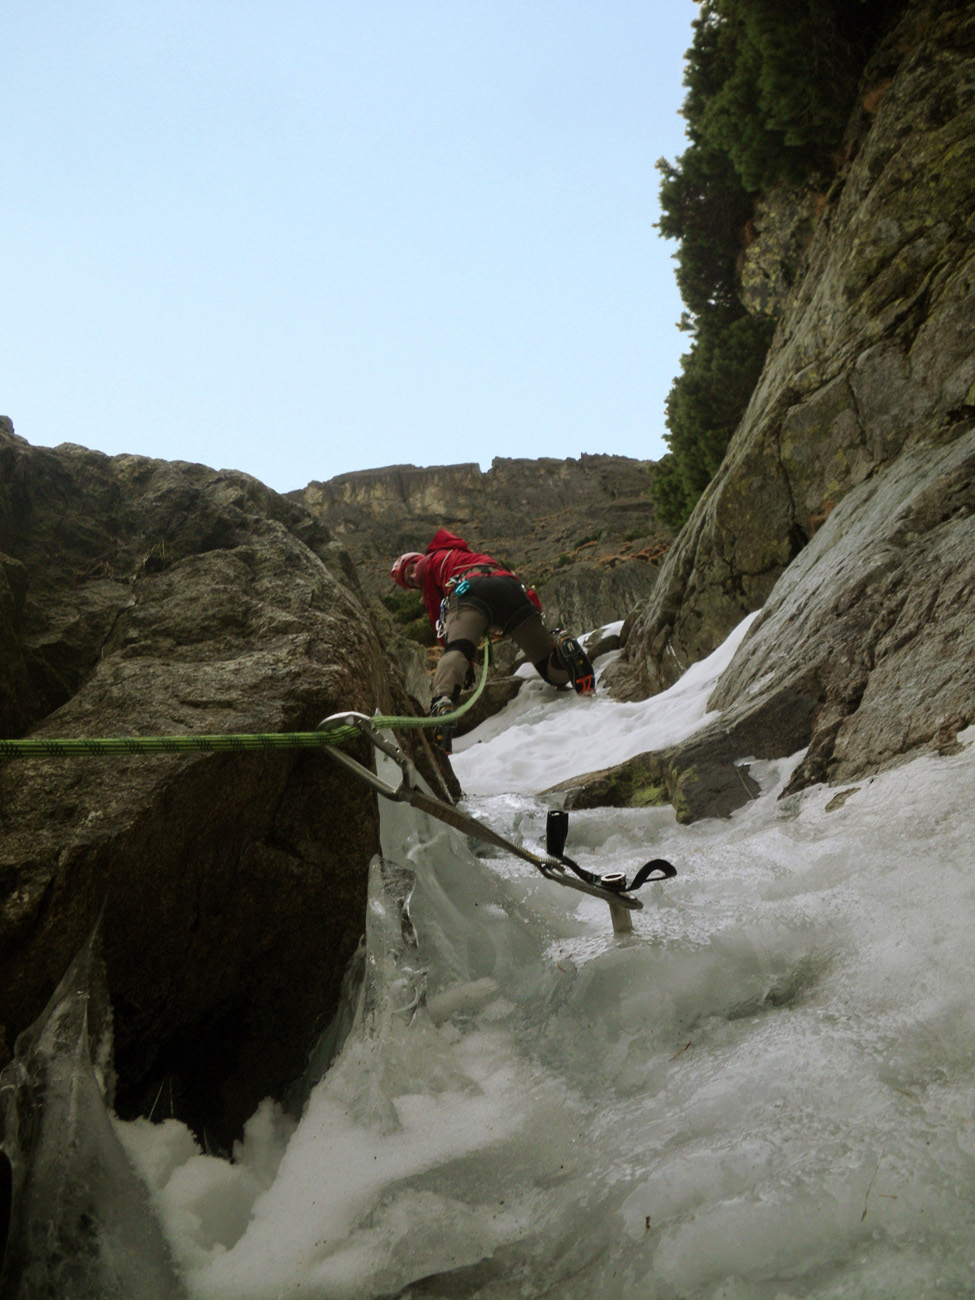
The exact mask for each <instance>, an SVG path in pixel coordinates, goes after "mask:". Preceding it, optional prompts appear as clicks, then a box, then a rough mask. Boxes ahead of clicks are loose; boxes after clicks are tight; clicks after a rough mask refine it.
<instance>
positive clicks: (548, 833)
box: [545, 808, 677, 893]
mask: <svg viewBox="0 0 975 1300" xmlns="http://www.w3.org/2000/svg"><path fill="white" fill-rule="evenodd" d="M568 829H569V814H568V813H567V812H563V811H562V810H561V809H559V808H552V809H550V810H549V813H548V817H547V818H546V823H545V847H546V850H547V852H548V854H549V857H552V858H557V859H558V861H559V862H561V863H562V864H563V865H564V866H566V867H568V868H569V869H570V870H572V871H574V872H575V873H576V875H577V876H578V877H579V879H580V880H584V881H585V882H586V884H588V885H601V886H602V888H603V889H612V890H616V891H617V892H619V893H623V892H628V891H630V890H631V889H639V888H640V887H641V885H645V884H647V882H648V881H654V880H671V879H672V878H673V877H674V876H676V875H677V868H676V867H675V866H674V865H673V863H671V862H668V861H667V859H666V858H654V859H653V860H652V861H651V862H646V863H644V865H643V866H642V867H641V868H640V870H639V871H638V872H637V873H636V875H635V876H634V877H633V879H632V880H631V881H630V883H629V884H627V883H626V877H625V876H624V875H623V874H622V873H619V874H613V875H610V876H597V875H596V874H595V873H594V872H592V871H586V870H585V868H583V867H580V866H579V864H578V862H573V861H572V859H571V858H567V857H566V856H565V854H564V853H563V852H562V850H563V848H564V847H565V838H566V835H567V833H568Z"/></svg>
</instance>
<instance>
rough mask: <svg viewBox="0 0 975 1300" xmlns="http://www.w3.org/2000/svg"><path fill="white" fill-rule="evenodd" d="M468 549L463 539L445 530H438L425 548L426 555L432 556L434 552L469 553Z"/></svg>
mask: <svg viewBox="0 0 975 1300" xmlns="http://www.w3.org/2000/svg"><path fill="white" fill-rule="evenodd" d="M470 549H471V548H470V547H469V546H468V545H467V543H466V542H465V541H464V539H463V537H458V536H457V534H456V533H452V532H450V530H449V529H447V528H438V529H437V531H436V533H434V535H433V541H432V542H431V543H430V545H429V546H428V547H427V555H432V553H433V552H434V551H469V550H470Z"/></svg>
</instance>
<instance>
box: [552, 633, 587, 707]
mask: <svg viewBox="0 0 975 1300" xmlns="http://www.w3.org/2000/svg"><path fill="white" fill-rule="evenodd" d="M552 640H553V641H554V642H555V654H556V657H557V658H558V660H559V662H560V663H561V664H562V667H563V668H564V669H565V670H566V672H567V673H568V674H569V677H570V678H571V679H572V689H573V690H574V691H575V693H576V694H577V695H588V694H589V693H590V692H591V691H594V690H595V689H596V670H595V669H594V668H593V666H592V664H591V663H590V661H589V656H588V655H587V654H586V652H585V650H583V648H582V646H581V645H580V644H579V642H578V641H577V640H576V639H575V637H574V636H570V635H569V633H568V632H564V631H563V630H562V628H560V627H556V628H553V629H552Z"/></svg>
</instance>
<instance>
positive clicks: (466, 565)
mask: <svg viewBox="0 0 975 1300" xmlns="http://www.w3.org/2000/svg"><path fill="white" fill-rule="evenodd" d="M481 568H486V569H489V570H490V572H491V573H507V574H511V570H510V569H506V568H505V567H504V565H502V564H498V562H497V560H495V559H494V558H493V556H490V555H481V554H477V553H475V552H474V551H472V550H471V548H470V547H469V546H468V545H467V543H466V542H465V541H464V539H463V538H462V537H458V536H457V535H456V533H451V532H449V531H448V530H447V529H446V528H439V529H438V530H437V532H436V534H435V536H434V538H433V541H432V542H431V543H430V545H429V546H428V547H427V549H426V554H425V555H424V557H423V559H422V560H420V562H419V564H418V565H417V567H416V577H418V578H419V579H420V590H421V591H422V593H423V603H424V605H425V606H426V610H427V615H428V617H429V619H430V622H431V623H432V624H433V626H434V627H436V626H437V620H438V619H439V618H440V604H441V602H442V600H443V598H444V593H445V591H446V587H447V583H448V582H449V581H450V579H451V578H455V577H457V575H458V574H460V573H465V572H466V571H467V570H468V569H481ZM511 576H512V577H514V576H515V575H514V574H511Z"/></svg>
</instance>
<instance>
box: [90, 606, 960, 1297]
mask: <svg viewBox="0 0 975 1300" xmlns="http://www.w3.org/2000/svg"><path fill="white" fill-rule="evenodd" d="M743 630H744V628H741V629H739V631H738V632H737V633H736V634H735V636H733V637H732V638H730V639H729V642H728V643H727V644H726V645H725V646H724V647H722V648H721V649H720V650H719V651H718V652H716V654H715V655H713V656H712V657H711V659H710V660H708V661H706V662H705V663H704V664H700V665H697V667H696V668H695V669H693V670H692V671H691V673H688V674H687V675H686V676H685V678H684V679H682V681H681V682H679V683H678V684H677V686H675V687H674V688H672V690H671V691H669V692H667V693H665V694H664V695H661V696H658V697H657V698H655V699H651V700H647V701H643V702H641V703H639V704H627V705H622V704H617V703H615V702H613V701H611V700H610V699H608V698H607V697H605V696H603V695H601V694H599V693H598V692H597V695H596V697H595V698H593V699H576V698H575V697H572V698H566V697H564V696H558V697H557V696H556V695H555V693H554V692H552V691H551V689H550V688H548V687H546V686H544V684H542V683H541V682H537V681H527V682H526V683H525V686H524V687H523V689H522V691H521V693H520V695H519V696H518V698H517V699H516V700H515V701H514V702H513V703H512V705H510V706H509V708H508V710H507V711H506V712H505V714H504V715H502V716H500V717H499V718H495V719H492V720H491V721H490V722H488V723H486V724H485V725H484V726H483V727H482V728H481V729H479V731H478V732H475V733H473V734H472V735H471V736H470V737H466V738H465V740H464V741H463V742H461V744H460V745H459V746H458V749H459V750H461V751H462V752H459V753H458V754H457V755H456V757H455V767H456V769H457V771H458V774H459V776H460V779H461V782H462V784H463V786H464V788H465V789H466V790H467V791H468V792H469V797H468V806H469V807H470V808H471V810H472V811H473V812H474V813H475V814H476V815H479V816H480V817H481V818H482V819H483V820H486V821H487V822H488V823H489V824H491V825H492V826H494V827H496V828H497V829H498V830H500V831H501V832H502V833H503V834H506V835H509V836H514V837H517V838H520V839H522V840H523V841H524V842H526V843H527V844H529V845H530V846H533V847H537V848H541V847H542V844H543V841H544V818H545V811H546V807H547V803H546V800H545V798H542V797H539V796H538V794H537V793H536V792H537V791H540V790H542V789H544V788H546V787H547V786H549V785H551V784H552V783H553V782H555V781H558V780H561V779H563V778H565V777H567V776H569V775H572V774H574V773H578V772H583V771H588V770H591V769H593V768H596V767H599V766H603V765H605V764H606V763H608V762H613V761H619V760H621V759H622V758H624V757H627V756H628V755H630V754H634V753H637V752H640V751H641V750H646V749H650V748H656V747H659V746H660V745H663V744H669V743H673V742H674V741H675V740H676V739H679V738H680V737H681V736H682V735H686V734H689V733H690V732H692V731H693V730H694V729H695V728H696V727H698V726H699V725H700V723H701V721H702V719H703V718H704V717H705V716H706V715H705V708H706V700H707V697H708V694H709V691H710V688H711V686H712V685H713V682H714V680H715V679H716V677H717V675H718V674H719V672H720V671H721V669H722V668H723V667H724V666H725V664H726V663H727V662H728V660H729V659H730V655H731V653H732V651H733V649H734V646H735V645H736V644H737V641H738V639H740V636H741V634H742V632H743ZM961 740H962V742H963V747H962V748H961V750H960V752H958V753H956V754H954V755H951V756H943V757H936V756H931V757H923V758H918V759H916V760H915V761H914V762H912V763H910V764H907V765H905V766H903V767H900V768H898V769H895V770H893V771H890V772H887V773H884V774H882V775H879V776H876V777H874V778H872V779H867V780H863V781H860V782H858V783H857V784H856V788H854V789H851V790H850V791H849V792H838V791H836V790H835V789H826V788H824V787H815V788H813V789H809V790H806V791H804V792H803V793H801V794H798V795H793V796H790V797H788V798H786V799H784V800H779V799H778V798H777V796H778V794H779V792H780V791H781V789H782V788H783V786H784V784H785V782H786V780H787V779H788V776H789V773H790V772H791V770H792V768H793V767H794V765H795V762H796V761H797V760H798V756H795V757H794V758H793V759H791V760H785V761H782V762H779V763H767V764H754V765H753V766H752V768H751V775H752V776H753V777H755V778H756V779H757V780H758V781H759V782H760V785H761V788H762V793H761V795H760V796H759V797H758V798H756V799H755V800H754V801H753V802H751V803H750V804H749V805H748V806H746V807H744V808H742V809H741V810H739V812H737V813H736V814H735V815H734V816H733V817H732V818H731V819H730V820H728V821H720V822H719V821H713V820H708V821H701V822H697V823H695V824H693V825H691V826H687V827H682V826H678V825H677V824H676V823H675V820H674V816H673V812H672V810H671V809H669V808H646V809H638V810H620V809H600V810H596V811H592V812H579V813H573V814H572V816H571V818H570V827H569V841H568V845H567V851H568V852H569V853H571V855H572V856H573V857H574V858H576V859H577V860H578V861H579V862H580V863H581V865H583V866H587V867H589V868H590V869H592V870H602V869H609V868H610V867H613V868H618V869H620V870H624V871H628V872H631V871H632V870H633V869H634V868H635V867H636V866H638V865H639V864H640V863H642V862H643V861H644V860H646V858H648V857H653V856H657V855H662V856H664V857H667V858H669V859H670V860H671V861H673V862H674V863H675V864H676V865H677V867H678V870H679V872H680V874H679V876H678V878H677V879H676V880H673V881H668V882H666V883H665V884H662V885H659V884H658V885H652V886H649V887H648V888H646V889H645V890H644V891H643V893H642V897H643V899H644V902H645V910H644V911H643V912H640V913H636V914H635V917H634V923H635V933H634V935H633V936H631V937H627V938H615V937H614V936H613V933H612V929H611V926H610V919H609V914H608V910H607V908H606V906H605V904H604V903H602V902H600V901H598V900H595V899H589V898H586V897H583V896H580V895H578V894H575V893H572V892H570V891H568V890H564V889H560V888H558V887H557V886H556V885H553V884H552V883H550V882H548V881H546V880H544V879H543V878H542V877H541V876H539V875H537V874H535V873H534V872H533V869H532V867H531V866H530V865H528V864H526V863H523V862H520V861H518V860H516V859H513V858H511V857H508V856H505V855H503V854H502V853H500V852H498V851H496V850H494V849H491V850H490V851H488V852H484V851H483V850H481V849H479V848H472V847H471V846H470V845H469V844H468V842H467V841H466V840H465V839H464V838H463V837H462V836H461V835H459V834H458V833H457V832H455V831H453V830H450V829H448V828H446V827H444V826H443V825H441V824H439V823H436V822H432V821H430V820H428V819H426V818H425V817H423V816H422V815H420V814H418V813H416V812H414V811H413V810H412V809H410V808H408V807H406V806H404V805H390V804H384V805H383V809H382V813H383V824H382V839H383V858H382V859H381V860H380V859H377V860H376V861H374V863H373V864H372V868H371V874H370V888H369V904H368V915H367V937H366V942H365V947H364V950H363V952H362V954H361V956H362V960H361V962H360V969H359V974H358V978H356V979H350V981H349V1002H348V1005H347V1007H346V1008H345V1012H344V1015H343V1016H342V1017H340V1019H339V1023H338V1027H337V1029H336V1031H335V1032H333V1034H332V1036H331V1037H330V1038H329V1040H328V1045H327V1050H326V1048H323V1050H322V1052H321V1053H320V1057H321V1060H320V1065H319V1073H321V1072H322V1071H324V1073H322V1077H321V1078H320V1080H319V1081H318V1082H316V1083H314V1084H313V1086H310V1089H309V1091H308V1095H307V1100H306V1102H305V1104H304V1107H303V1110H302V1112H301V1114H300V1118H299V1119H297V1120H292V1119H290V1118H288V1116H287V1115H286V1114H285V1113H284V1111H283V1110H282V1108H281V1107H280V1106H279V1105H278V1104H277V1103H276V1102H272V1101H270V1100H269V1101H267V1102H266V1103H265V1104H264V1105H263V1106H262V1107H261V1109H260V1110H259V1111H258V1113H257V1114H256V1115H255V1116H254V1118H253V1119H252V1120H251V1122H250V1124H249V1125H248V1128H247V1131H246V1134H245V1137H244V1140H243V1142H242V1143H241V1144H240V1145H239V1147H238V1149H237V1151H236V1152H235V1158H234V1160H233V1161H229V1160H222V1159H218V1158H216V1157H213V1156H211V1155H206V1154H204V1153H202V1152H201V1151H200V1150H199V1149H198V1148H197V1146H196V1144H195V1143H194V1142H193V1140H192V1138H191V1136H190V1135H189V1133H188V1132H187V1131H186V1130H185V1128H183V1127H182V1126H181V1125H179V1124H178V1123H176V1122H175V1121H172V1120H170V1121H166V1122H164V1123H157V1124H150V1123H149V1121H148V1120H142V1121H138V1122H136V1123H133V1124H121V1123H116V1125H115V1127H116V1131H117V1133H118V1134H119V1136H120V1138H121V1140H122V1143H123V1145H124V1147H125V1148H126V1150H127V1151H128V1152H129V1154H130V1156H131V1157H132V1159H133V1160H134V1162H135V1163H136V1165H137V1167H138V1168H139V1169H140V1170H141V1172H142V1174H143V1176H144V1177H145V1179H146V1181H147V1183H148V1184H149V1186H150V1188H151V1190H152V1195H153V1198H154V1202H155V1205H156V1207H157V1210H158V1213H159V1216H160V1219H161V1222H162V1224H163V1226H164V1229H165V1232H166V1234H167V1236H168V1238H169V1240H170V1242H171V1243H172V1246H173V1249H174V1252H175V1254H176V1257H177V1259H178V1260H179V1263H180V1265H181V1267H182V1270H183V1273H184V1275H185V1280H186V1285H187V1288H188V1290H189V1293H190V1295H191V1296H193V1297H194V1298H195V1300H278V1298H280V1300H292V1298H294V1300H297V1298H298V1297H301V1298H302V1300H367V1298H368V1297H380V1296H400V1297H403V1300H433V1297H440V1298H441V1300H442V1298H447V1300H466V1298H467V1297H471V1298H474V1297H476V1298H477V1300H513V1298H514V1297H530V1298H532V1300H534V1298H535V1297H541V1296H545V1297H547V1298H550V1300H589V1298H590V1297H591V1298H592V1300H655V1298H658V1297H659V1300H698V1298H700V1300H800V1298H806V1297H816V1298H817V1300H839V1298H840V1297H859V1298H873V1297H876V1298H877V1300H880V1298H881V1297H882V1298H883V1300H899V1298H900V1297H903V1300H918V1298H919V1297H935V1296H936V1297H939V1298H948V1297H958V1298H960V1297H970V1296H971V1295H972V1294H973V1292H975V1126H973V1111H975V1091H973V1076H975V1008H973V1000H972V996H971V990H972V988H973V987H975V943H973V941H972V918H973V915H975V862H973V857H975V849H973V844H975V835H973V831H975V744H973V743H972V741H973V740H975V728H970V729H969V730H968V732H967V733H963V735H962V737H961ZM741 757H742V758H746V757H747V756H746V755H742V756H741ZM330 1055H331V1060H330V1063H329V1061H328V1059H327V1058H328V1057H329V1056H330ZM326 1065H327V1068H325V1067H326Z"/></svg>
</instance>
